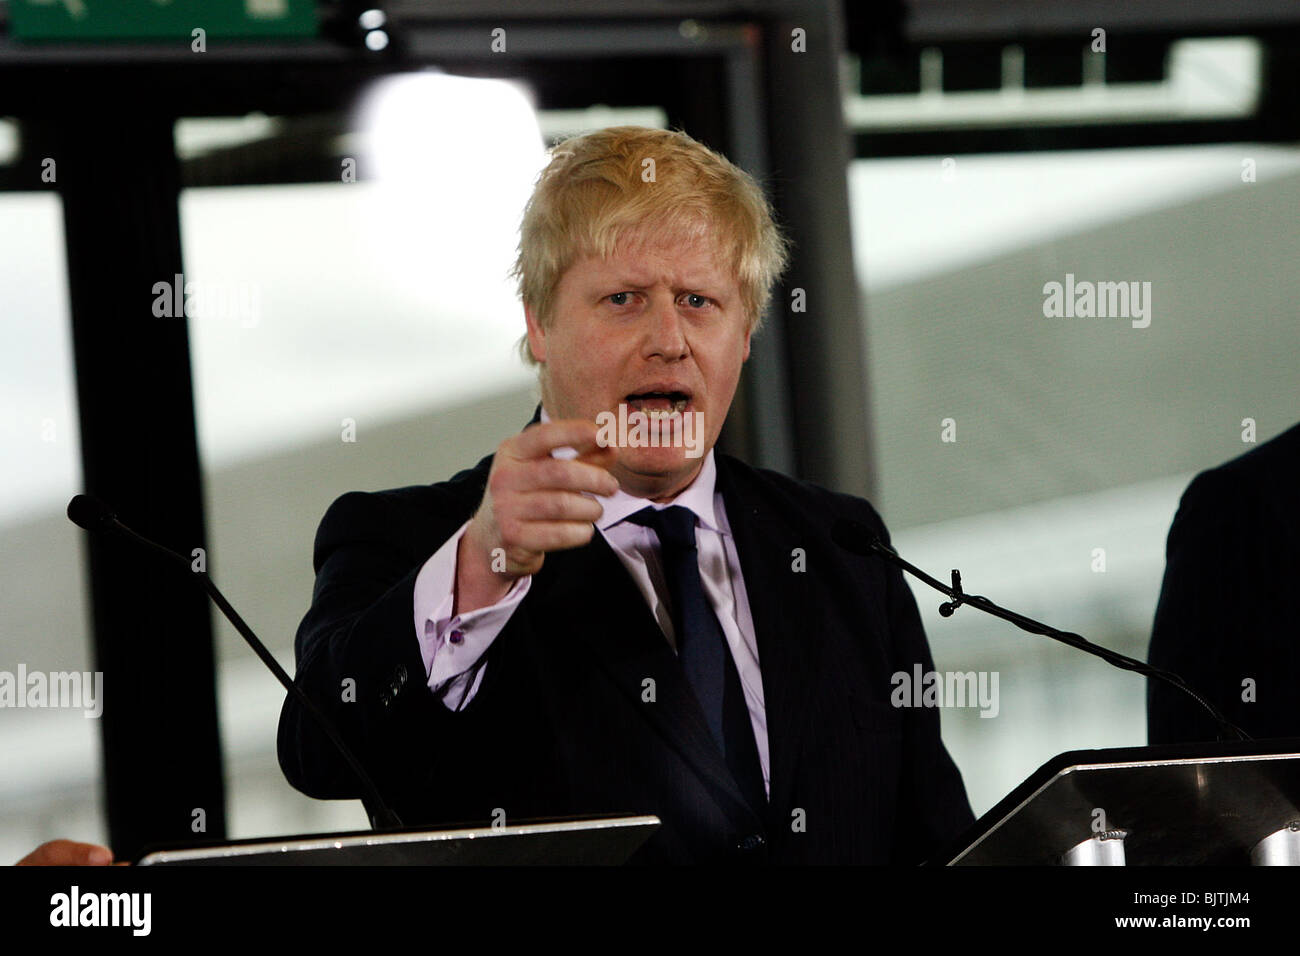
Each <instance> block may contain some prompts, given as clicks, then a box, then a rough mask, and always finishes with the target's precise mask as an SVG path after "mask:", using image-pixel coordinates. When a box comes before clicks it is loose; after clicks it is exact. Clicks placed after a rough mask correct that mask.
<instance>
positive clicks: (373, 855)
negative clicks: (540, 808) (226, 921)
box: [136, 815, 660, 866]
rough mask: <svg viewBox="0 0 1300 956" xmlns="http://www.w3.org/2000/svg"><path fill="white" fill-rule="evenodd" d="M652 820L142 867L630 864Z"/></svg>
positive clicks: (453, 834) (165, 852) (151, 856)
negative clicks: (631, 857)
mask: <svg viewBox="0 0 1300 956" xmlns="http://www.w3.org/2000/svg"><path fill="white" fill-rule="evenodd" d="M659 822H660V821H659V818H658V817H654V816H646V815H641V816H617V817H601V818H575V819H564V820H536V821H529V822H525V823H518V824H513V825H511V826H500V827H462V828H457V829H446V830H430V829H410V830H389V831H384V830H358V831H353V832H348V833H317V834H308V835H303V836H292V837H267V838H264V839H258V840H245V841H240V842H235V843H220V844H207V845H201V846H197V845H194V844H187V845H185V846H179V847H171V848H159V849H148V850H145V852H144V853H143V854H142V855H141V857H140V859H138V860H137V861H136V864H137V865H138V866H267V865H269V866H528V865H551V866H591V865H595V866H601V865H605V866H608V865H615V864H620V863H626V862H627V859H628V857H630V856H631V855H632V854H633V853H634V852H635V851H636V849H637V848H638V847H639V846H641V844H642V843H644V842H645V841H646V840H647V839H648V838H649V837H650V834H651V833H653V832H654V831H655V830H656V829H658V827H659Z"/></svg>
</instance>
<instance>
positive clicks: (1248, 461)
mask: <svg viewBox="0 0 1300 956" xmlns="http://www.w3.org/2000/svg"><path fill="white" fill-rule="evenodd" d="M1297 488H1300V425H1293V426H1292V427H1291V428H1290V429H1288V430H1287V431H1285V432H1283V433H1282V434H1281V435H1278V436H1277V437H1275V438H1273V439H1272V440H1271V441H1267V442H1265V443H1264V444H1262V445H1260V446H1259V447H1258V448H1255V449H1253V450H1251V451H1249V452H1247V453H1246V454H1244V455H1241V456H1240V457H1238V458H1234V459H1233V460H1232V461H1229V462H1227V463H1226V464H1223V465H1220V466H1219V467H1217V468H1212V469H1210V470H1209V471H1205V472H1202V473H1201V474H1199V475H1197V476H1196V478H1195V479H1193V481H1192V483H1191V484H1190V485H1188V487H1187V490H1186V491H1185V492H1184V493H1183V498H1182V501H1181V502H1180V503H1179V506H1178V514H1177V515H1176V516H1175V517H1174V523H1173V526H1172V527H1171V528H1170V529H1169V542H1168V546H1167V549H1166V564H1165V578H1164V584H1163V586H1162V588H1161V591H1160V602H1159V604H1158V605H1157V606H1156V619H1155V626H1154V627H1153V628H1152V631H1151V649H1150V652H1149V654H1148V657H1149V660H1150V662H1151V664H1153V665H1154V666H1156V667H1160V668H1163V669H1165V670H1170V671H1173V672H1174V673H1176V674H1178V675H1180V676H1181V677H1182V678H1183V679H1184V680H1186V681H1187V683H1188V684H1189V685H1190V686H1191V687H1192V688H1193V689H1194V690H1196V691H1198V692H1199V693H1201V694H1202V695H1203V696H1204V697H1205V698H1206V699H1207V700H1209V701H1210V703H1212V704H1214V705H1215V706H1216V707H1218V708H1219V710H1220V711H1222V712H1223V715H1224V716H1225V717H1227V718H1228V720H1230V721H1231V722H1232V723H1234V724H1236V725H1237V726H1238V727H1240V728H1242V729H1243V730H1245V731H1246V732H1247V733H1248V734H1250V735H1251V736H1252V737H1256V738H1261V739H1263V738H1269V737H1300V707H1297V706H1296V698H1297V691H1298V690H1300V624H1297V618H1296V610H1295V603H1296V602H1295V586H1296V581H1297V579H1300V512H1298V511H1297V510H1296V489H1297ZM1217 736H1218V728H1217V726H1216V724H1215V722H1214V721H1213V720H1212V719H1211V718H1210V717H1209V715H1208V714H1206V713H1205V711H1204V710H1202V709H1201V708H1200V707H1198V706H1197V705H1196V704H1195V703H1194V702H1193V701H1192V700H1191V699H1190V698H1188V697H1187V696H1186V695H1185V694H1181V693H1178V692H1177V691H1175V690H1174V689H1173V688H1172V687H1169V686H1167V685H1165V684H1163V683H1161V682H1159V681H1151V682H1148V685H1147V738H1148V740H1149V741H1150V742H1151V743H1153V744H1161V743H1182V742H1186V741H1196V740H1215V739H1216V738H1217Z"/></svg>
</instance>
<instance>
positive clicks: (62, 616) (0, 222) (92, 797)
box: [0, 124, 112, 864]
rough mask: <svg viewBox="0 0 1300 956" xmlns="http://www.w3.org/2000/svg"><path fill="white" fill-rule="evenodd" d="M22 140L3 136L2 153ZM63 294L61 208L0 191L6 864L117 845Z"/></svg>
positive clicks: (0, 818)
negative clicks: (66, 844) (82, 846)
mask: <svg viewBox="0 0 1300 956" xmlns="http://www.w3.org/2000/svg"><path fill="white" fill-rule="evenodd" d="M16 141H17V130H16V127H15V126H14V125H12V124H4V125H3V127H0V154H7V155H8V156H10V157H12V154H13V153H14V152H15V151H16ZM3 159H4V157H3V156H0V161H3ZM67 288H68V286H67V271H66V262H65V258H64V239H63V206H62V203H61V202H60V200H59V197H58V196H57V195H56V194H54V193H52V192H49V193H12V192H10V193H0V341H2V342H3V343H4V347H3V348H0V447H2V448H3V449H4V451H3V462H4V465H3V467H0V607H3V608H4V618H3V620H4V627H3V628H0V672H2V673H0V684H3V685H5V686H0V767H4V772H3V773H0V863H4V864H9V863H13V862H16V861H17V860H18V859H19V858H21V857H23V856H25V855H26V854H27V853H29V852H30V851H31V850H33V849H35V848H36V846H37V845H38V844H40V843H43V842H45V841H46V840H51V839H54V838H56V837H68V838H71V839H77V840H86V841H94V842H98V843H106V842H107V831H106V828H105V823H104V820H103V816H102V811H101V808H100V803H99V785H100V766H101V757H100V742H99V724H98V721H97V720H96V719H95V715H96V714H97V711H98V708H97V707H96V706H95V703H96V694H95V683H94V678H93V676H92V677H91V678H90V679H89V680H87V681H85V686H84V687H82V686H81V683H82V677H78V678H77V684H76V685H74V684H73V683H72V682H71V675H73V674H74V673H75V674H77V675H85V674H87V673H89V672H90V668H91V666H92V664H91V649H90V638H89V632H90V618H89V608H88V600H87V590H86V570H85V550H84V549H85V546H84V541H83V536H84V534H85V533H84V532H83V531H81V530H80V529H79V528H77V527H76V526H75V525H73V524H72V523H71V522H70V521H68V519H67V517H66V513H65V509H66V508H67V506H68V499H69V498H71V497H72V495H74V494H76V493H77V492H78V491H80V490H81V484H82V478H81V451H80V441H81V439H80V435H79V433H78V422H77V402H76V385H75V379H74V377H73V363H72V340H71V330H70V325H69V309H68V292H67ZM60 677H62V678H65V680H64V681H63V682H60V680H59V678H60ZM101 686H102V685H101ZM6 687H7V689H6ZM51 687H54V688H58V690H56V691H55V692H53V693H52V692H51V691H50V688H51ZM42 688H43V689H44V693H42ZM107 692H108V693H111V692H112V688H108V691H107ZM88 714H89V715H90V716H87V715H88Z"/></svg>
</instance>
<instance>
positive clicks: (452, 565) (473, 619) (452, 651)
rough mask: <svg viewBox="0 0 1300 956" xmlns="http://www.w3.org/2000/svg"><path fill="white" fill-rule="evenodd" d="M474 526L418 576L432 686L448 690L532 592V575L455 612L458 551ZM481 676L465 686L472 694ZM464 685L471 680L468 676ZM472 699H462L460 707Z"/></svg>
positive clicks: (420, 635) (419, 614)
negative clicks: (490, 600)
mask: <svg viewBox="0 0 1300 956" xmlns="http://www.w3.org/2000/svg"><path fill="white" fill-rule="evenodd" d="M468 527H469V522H468V521H466V522H465V523H464V524H463V525H461V526H460V530H458V531H457V532H456V533H455V534H454V535H452V536H451V538H449V539H448V540H447V542H446V543H445V544H443V546H442V547H441V548H439V549H438V550H437V551H435V552H434V554H433V556H432V557H431V558H429V560H428V561H426V562H424V566H423V567H422V568H420V573H419V574H417V575H416V577H415V636H416V640H418V641H419V642H420V656H421V658H422V659H423V661H424V672H425V675H426V677H427V680H428V684H429V689H430V690H432V691H433V692H434V693H435V694H442V693H445V692H447V691H449V690H451V688H450V687H449V686H448V685H449V684H450V683H452V682H453V681H454V680H455V678H457V677H460V676H461V675H463V674H465V673H466V672H467V671H469V670H470V668H472V667H474V665H476V664H477V663H478V662H479V659H480V658H481V657H482V656H483V654H484V653H485V652H486V651H487V649H488V648H489V647H491V646H492V641H493V640H495V638H496V636H497V635H498V634H500V633H501V631H502V630H503V629H504V628H505V626H506V623H507V622H508V621H509V620H510V615H511V614H513V613H514V611H515V608H516V607H518V606H519V602H520V601H522V600H523V599H524V597H525V596H526V595H527V594H528V588H529V587H530V585H531V584H532V576H531V575H525V576H524V577H521V578H517V579H516V580H515V583H514V584H513V585H511V587H510V590H509V591H507V592H506V595H505V597H503V598H502V599H501V600H500V601H498V602H497V603H496V604H491V605H488V606H487V607H481V608H477V609H476V610H473V611H468V612H466V613H464V614H457V615H454V616H453V615H452V613H451V611H452V607H453V605H454V604H455V598H456V554H457V552H458V550H459V548H460V539H461V538H462V537H464V535H465V529H466V528H468ZM479 677H481V673H480V674H479V675H476V677H475V679H474V681H473V684H474V686H473V687H472V688H465V687H462V688H461V692H460V695H461V696H462V698H463V697H465V696H467V694H466V692H467V691H468V692H469V693H470V694H472V692H473V691H476V690H477V689H478V683H479V679H478V678H479ZM457 683H458V684H468V683H469V681H468V680H464V681H459V682H457ZM465 702H466V701H464V700H462V701H461V703H460V706H463V704H464V703H465Z"/></svg>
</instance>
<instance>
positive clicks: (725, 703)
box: [627, 505, 767, 813]
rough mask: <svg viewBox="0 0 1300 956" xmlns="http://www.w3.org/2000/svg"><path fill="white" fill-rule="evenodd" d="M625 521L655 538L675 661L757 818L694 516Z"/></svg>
mask: <svg viewBox="0 0 1300 956" xmlns="http://www.w3.org/2000/svg"><path fill="white" fill-rule="evenodd" d="M627 520H628V521H631V522H633V523H634V524H639V525H642V526H644V527H647V528H649V529H650V530H652V531H653V532H654V533H655V534H656V535H657V536H658V537H659V553H660V556H661V557H662V559H663V566H664V576H665V577H666V578H667V582H668V590H669V597H670V598H671V599H672V614H673V628H674V629H675V631H676V633H677V656H678V658H679V659H680V660H681V662H682V667H683V669H684V670H685V671H686V679H687V681H688V682H689V683H690V685H691V689H692V690H694V691H695V696H696V699H698V700H699V702H700V707H701V708H702V709H703V711H704V716H705V719H706V720H707V721H708V725H709V730H710V732H712V734H713V739H714V740H715V741H717V744H718V747H719V748H720V749H721V751H722V754H723V756H724V757H725V758H726V761H727V766H728V767H729V768H730V769H731V774H732V776H733V777H735V779H736V783H737V784H738V785H739V786H740V790H741V792H742V793H743V794H744V795H745V797H746V799H748V800H749V802H750V804H751V805H752V806H753V808H754V809H755V810H757V811H759V812H760V813H761V812H762V811H763V809H764V808H765V806H766V804H767V795H766V792H765V791H764V788H763V771H762V767H761V765H760V764H759V760H758V747H757V746H756V745H755V743H754V727H753V724H751V723H750V719H749V707H748V706H747V705H746V704H745V692H744V690H743V689H742V688H741V686H740V672H739V671H738V670H736V662H735V661H734V660H732V657H731V649H730V648H729V647H728V646H727V638H726V636H725V635H724V634H723V633H722V626H721V625H720V624H719V623H718V618H717V615H716V614H714V613H713V606H712V605H711V604H710V603H709V599H708V596H707V595H706V594H705V593H704V585H703V583H702V582H701V581H700V559H699V554H698V552H697V550H696V547H695V513H694V512H692V511H691V510H690V509H688V508H683V507H682V506H680V505H672V506H671V507H668V508H664V509H663V510H661V511H657V510H655V509H654V508H643V509H642V510H641V511H638V512H637V513H636V514H634V515H632V516H631V517H629V518H628V519H627Z"/></svg>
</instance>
